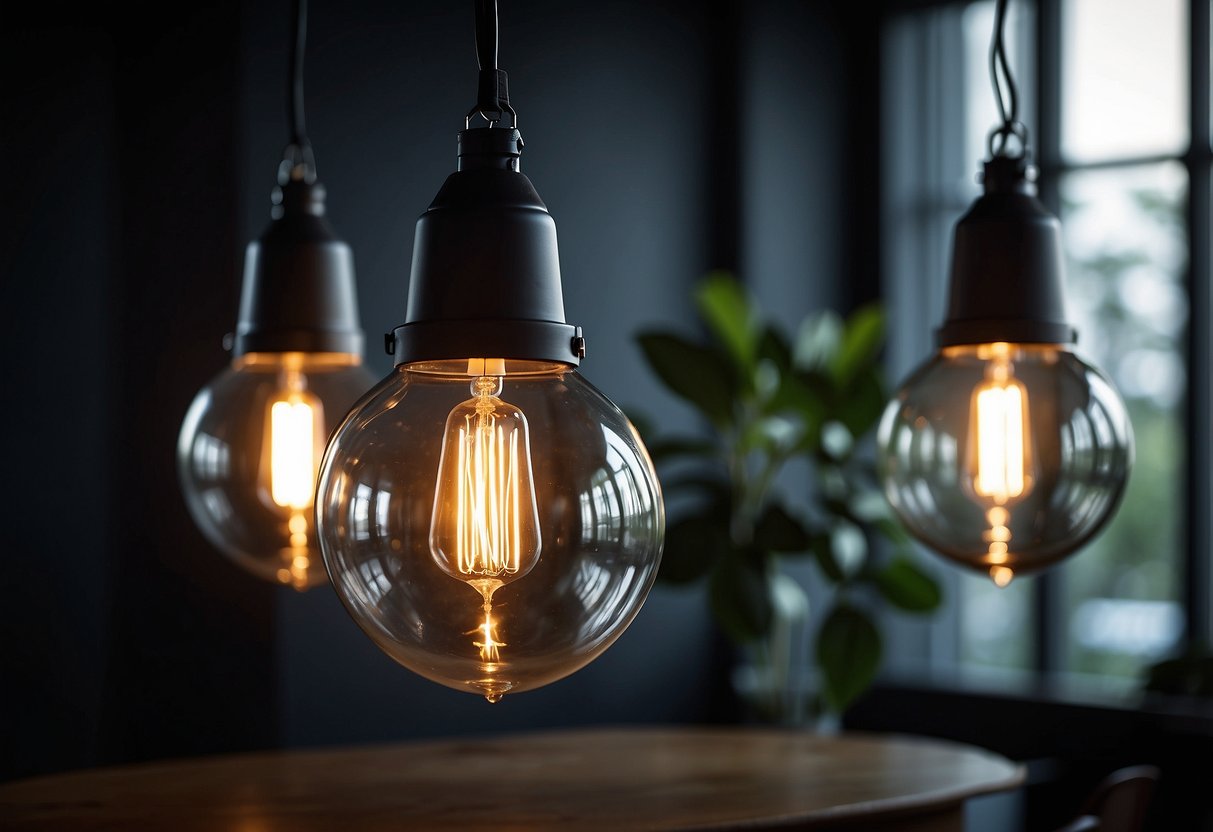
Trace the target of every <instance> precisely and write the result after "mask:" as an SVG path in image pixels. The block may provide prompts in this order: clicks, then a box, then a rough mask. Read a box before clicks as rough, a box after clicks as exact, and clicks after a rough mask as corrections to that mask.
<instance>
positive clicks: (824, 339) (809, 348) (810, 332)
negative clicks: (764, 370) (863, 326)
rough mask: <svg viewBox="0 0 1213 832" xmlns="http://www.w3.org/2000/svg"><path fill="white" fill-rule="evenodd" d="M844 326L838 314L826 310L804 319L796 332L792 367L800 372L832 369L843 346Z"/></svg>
mask: <svg viewBox="0 0 1213 832" xmlns="http://www.w3.org/2000/svg"><path fill="white" fill-rule="evenodd" d="M842 336H843V325H842V319H841V318H839V317H838V313H837V312H835V311H833V310H832V309H826V310H823V311H821V312H818V313H816V314H814V315H810V316H809V317H807V318H805V319H804V322H803V323H801V325H800V329H799V330H798V331H797V332H796V346H795V347H794V348H793V350H792V366H794V367H795V368H796V369H798V370H816V369H822V368H827V367H831V366H832V365H833V363H834V361H835V360H836V356H837V355H838V350H839V347H840V346H841V344H842Z"/></svg>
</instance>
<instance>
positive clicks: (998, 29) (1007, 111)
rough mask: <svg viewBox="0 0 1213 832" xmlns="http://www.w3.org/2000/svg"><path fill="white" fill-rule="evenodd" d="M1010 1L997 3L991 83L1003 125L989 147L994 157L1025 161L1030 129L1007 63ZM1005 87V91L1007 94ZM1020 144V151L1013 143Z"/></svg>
mask: <svg viewBox="0 0 1213 832" xmlns="http://www.w3.org/2000/svg"><path fill="white" fill-rule="evenodd" d="M1007 4H1008V0H997V4H996V6H995V9H994V33H993V35H992V37H991V38H990V83H991V84H992V85H993V87H994V103H995V104H996V105H997V106H998V117H999V118H1000V119H1002V124H1000V125H999V126H998V127H995V128H994V129H993V130H992V131H990V135H989V138H988V140H987V145H988V149H989V153H990V156H991V157H995V156H1007V157H1013V158H1023V157H1026V156H1027V153H1028V128H1027V127H1026V126H1024V124H1023V122H1021V121H1020V120H1019V89H1018V88H1017V87H1016V86H1015V77H1014V76H1013V75H1012V74H1011V65H1010V63H1008V61H1007V48H1006V42H1005V39H1004V37H1003V30H1004V29H1006V22H1007ZM1004 86H1005V90H1004ZM1012 138H1014V139H1017V140H1018V148H1016V147H1014V146H1013V145H1012V143H1011V139H1012Z"/></svg>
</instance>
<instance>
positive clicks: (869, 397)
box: [834, 366, 887, 438]
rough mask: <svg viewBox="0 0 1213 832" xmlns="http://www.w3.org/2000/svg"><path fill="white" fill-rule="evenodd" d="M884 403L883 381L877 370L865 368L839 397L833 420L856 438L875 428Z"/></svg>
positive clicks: (885, 399)
mask: <svg viewBox="0 0 1213 832" xmlns="http://www.w3.org/2000/svg"><path fill="white" fill-rule="evenodd" d="M886 403H887V396H886V394H885V389H884V381H883V380H882V378H881V375H880V371H879V369H878V368H877V367H875V366H872V367H867V368H865V369H864V370H862V371H860V373H859V374H858V375H857V376H856V377H855V378H853V379H852V380H851V383H850V384H849V385H848V387H847V389H846V390H845V391H844V392H843V393H842V395H841V396H840V397H839V399H838V401H837V402H836V405H837V406H836V407H835V408H834V411H835V412H834V418H835V419H837V420H838V421H839V422H841V423H842V424H844V425H846V427H847V430H849V431H851V435H852V436H855V437H857V438H858V437H861V436H863V435H864V434H866V433H867V432H868V431H870V430H871V429H872V428H874V427H876V424H877V423H878V422H879V421H880V416H881V414H882V413H884V408H885V405H886Z"/></svg>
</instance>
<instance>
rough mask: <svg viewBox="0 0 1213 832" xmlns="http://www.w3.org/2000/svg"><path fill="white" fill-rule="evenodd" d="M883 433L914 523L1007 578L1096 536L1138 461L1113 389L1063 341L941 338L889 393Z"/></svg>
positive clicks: (890, 483)
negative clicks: (941, 344) (950, 342)
mask: <svg viewBox="0 0 1213 832" xmlns="http://www.w3.org/2000/svg"><path fill="white" fill-rule="evenodd" d="M878 443H879V450H880V462H879V464H880V469H881V477H882V480H883V483H884V490H885V494H886V496H887V497H888V499H889V502H890V503H891V504H892V506H893V508H894V509H895V510H896V512H897V514H898V516H899V517H900V518H901V520H902V522H903V523H904V525H905V526H906V528H907V529H909V531H910V532H911V533H912V534H913V535H914V536H915V537H917V538H918V539H919V540H920V541H922V542H923V543H925V544H926V545H927V546H929V547H930V548H932V549H934V550H935V551H937V552H939V553H940V554H942V555H944V556H945V557H947V558H949V559H951V560H953V561H956V562H957V563H960V564H962V565H965V566H968V567H970V568H973V569H977V570H980V571H982V572H985V573H987V574H988V575H989V576H990V577H991V578H992V579H993V580H994V582H995V583H997V584H998V585H999V586H1006V585H1007V584H1008V583H1009V582H1010V581H1011V578H1012V577H1014V576H1015V575H1019V574H1022V573H1026V572H1033V571H1036V570H1039V569H1042V568H1044V567H1047V566H1049V565H1051V564H1053V563H1055V562H1057V561H1058V560H1060V559H1061V558H1063V557H1065V556H1066V555H1068V554H1070V553H1071V552H1073V551H1074V550H1076V549H1078V548H1079V547H1080V546H1082V545H1083V544H1084V543H1086V542H1087V541H1088V540H1090V539H1091V537H1092V536H1093V535H1095V533H1096V532H1098V531H1099V530H1100V528H1102V527H1103V525H1104V523H1106V522H1107V520H1108V519H1109V518H1110V517H1111V516H1112V515H1113V513H1114V511H1115V509H1116V506H1117V504H1118V503H1119V501H1120V498H1121V495H1122V493H1123V491H1124V487H1125V482H1126V480H1127V478H1128V472H1129V468H1130V467H1131V465H1132V461H1133V434H1132V427H1131V425H1130V423H1129V418H1128V415H1127V413H1126V412H1125V407H1124V404H1123V402H1122V401H1121V399H1120V396H1119V395H1118V394H1117V392H1116V390H1115V389H1114V388H1113V387H1112V385H1111V383H1110V382H1109V381H1108V380H1107V379H1106V378H1105V377H1104V376H1103V375H1102V374H1101V373H1100V372H1099V371H1098V370H1096V369H1095V368H1094V367H1091V366H1090V365H1088V364H1085V363H1083V362H1082V361H1081V360H1079V359H1078V358H1077V357H1076V356H1075V355H1074V354H1073V353H1072V352H1071V351H1070V350H1069V349H1068V348H1067V347H1065V346H1062V345H1054V344H1009V343H992V344H977V345H964V346H950V347H945V348H943V349H942V350H940V352H939V353H938V354H937V355H936V356H935V357H933V358H932V359H931V360H929V361H928V362H927V363H926V364H924V365H923V366H922V367H920V368H919V369H918V370H917V371H916V372H914V373H913V374H912V375H911V376H910V378H909V379H908V380H907V381H906V383H905V385H904V386H903V387H902V388H901V389H900V390H898V391H897V393H896V395H895V396H894V397H893V399H892V400H891V401H890V402H889V404H888V406H887V407H886V409H885V412H884V416H883V418H882V419H881V423H880V430H879V437H878Z"/></svg>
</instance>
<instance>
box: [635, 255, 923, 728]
mask: <svg viewBox="0 0 1213 832" xmlns="http://www.w3.org/2000/svg"><path fill="white" fill-rule="evenodd" d="M695 305H696V309H697V311H698V314H699V316H700V317H701V318H702V320H703V323H704V324H705V329H706V332H707V337H702V338H692V337H687V336H684V335H679V334H677V333H673V332H664V331H661V332H653V331H650V332H643V333H641V334H640V335H639V336H638V341H639V344H640V347H641V349H642V351H643V353H644V356H645V358H646V360H647V361H648V364H649V366H650V367H651V368H652V370H653V372H654V373H655V374H656V375H657V377H658V378H659V379H660V380H661V381H662V382H663V383H664V384H665V386H667V387H668V388H669V389H670V390H671V391H672V392H674V393H675V394H677V395H678V396H680V397H681V398H683V399H684V400H686V401H687V402H688V403H690V404H691V405H692V406H693V407H694V408H695V409H696V410H697V411H698V412H699V413H700V414H701V415H702V416H703V417H704V419H705V420H706V422H707V424H708V425H710V428H711V429H710V430H708V431H706V432H704V433H702V434H695V435H662V434H654V432H653V431H652V430H651V429H650V428H649V427H647V422H646V420H645V419H644V418H643V416H641V415H639V414H634V416H637V417H638V418H634V421H635V422H636V424H637V425H638V429H639V430H640V431H641V433H642V434H643V435H644V438H645V441H646V443H647V444H648V447H649V450H650V452H651V453H652V455H653V458H654V460H655V462H656V463H657V465H658V467H659V471H661V474H662V484H663V488H664V490H665V491H666V494H667V499H669V500H670V501H671V503H672V504H673V505H674V506H676V510H675V511H674V512H672V518H671V522H670V525H669V527H668V529H667V532H666V543H665V554H664V557H663V561H662V565H661V572H660V575H659V580H662V581H664V582H667V583H672V584H689V583H692V582H697V581H706V583H707V589H708V592H707V595H708V599H709V603H710V606H711V610H712V613H713V616H714V619H715V621H716V622H717V623H718V624H719V626H720V628H721V629H722V630H723V631H724V632H725V633H726V634H727V635H728V636H729V637H730V638H731V639H732V640H733V641H734V642H735V643H737V644H738V645H740V646H742V647H743V648H744V650H745V653H746V654H747V655H748V656H749V669H750V670H752V671H754V673H752V674H751V676H752V678H753V679H756V680H757V682H756V683H755V684H751V685H749V688H750V690H749V691H748V698H749V699H750V703H751V705H753V706H754V709H755V711H756V712H757V713H758V714H759V716H760V717H762V718H765V719H769V720H772V721H781V722H791V723H798V722H804V721H805V720H806V718H807V716H808V715H809V714H817V715H820V714H833V715H838V714H841V712H842V711H843V710H844V709H845V708H846V707H847V706H848V705H849V704H850V703H851V702H852V701H853V700H854V699H855V698H856V697H857V696H858V695H859V694H861V693H862V692H863V691H864V690H865V689H866V688H867V687H868V686H869V685H870V684H871V682H872V680H873V678H874V677H875V675H876V672H877V670H878V669H879V666H880V662H881V656H882V642H883V640H882V637H881V633H880V628H879V626H878V623H877V619H876V617H875V614H874V613H875V612H876V611H877V609H878V608H879V607H880V606H881V605H886V606H889V607H892V608H893V609H895V610H898V611H903V612H907V613H918V614H921V613H927V612H930V611H932V610H934V609H935V608H936V607H938V606H939V603H940V589H939V585H938V584H937V583H936V581H935V580H934V579H933V578H932V577H931V576H930V575H929V574H927V573H926V572H924V571H923V570H921V569H920V568H919V566H918V565H917V562H916V561H915V560H914V559H913V557H912V556H911V552H910V551H909V549H910V546H909V540H908V538H907V536H906V535H905V533H904V532H903V531H902V530H901V529H900V527H899V526H898V525H897V524H896V523H895V522H894V521H893V519H892V516H891V514H890V512H889V508H888V506H887V504H886V503H885V500H884V498H883V496H882V495H881V494H880V492H879V490H878V488H877V485H876V476H875V464H874V461H873V459H872V454H871V448H870V444H871V443H870V442H869V441H868V440H869V439H870V435H871V434H872V432H873V431H874V429H875V427H876V424H877V422H878V420H879V418H880V414H881V412H882V410H883V407H884V403H885V401H886V393H885V387H884V383H883V380H882V374H881V370H880V365H879V363H878V353H879V351H880V348H881V345H882V342H883V338H884V316H883V314H882V312H881V310H880V309H879V308H878V307H875V306H868V307H864V308H862V309H859V310H857V311H856V312H854V313H853V314H852V315H851V316H850V317H849V318H847V319H846V320H845V321H844V320H842V319H841V318H840V317H839V316H838V315H836V314H835V313H833V312H821V313H818V314H815V315H812V316H810V317H809V318H807V319H806V320H805V321H804V322H803V323H802V325H801V326H800V328H799V330H798V332H797V333H796V334H795V336H794V337H789V336H788V335H787V334H786V333H785V332H783V331H782V330H781V329H780V327H778V326H777V325H775V324H774V323H772V322H770V321H767V320H764V318H763V316H762V315H761V313H760V310H759V309H758V307H757V306H756V304H755V303H754V302H753V301H752V300H751V299H750V297H749V296H748V294H747V293H746V291H745V289H744V288H743V287H742V285H741V284H740V283H738V282H737V281H736V280H735V279H733V278H732V277H730V276H728V275H725V274H713V275H710V276H709V277H708V278H707V279H706V280H705V281H704V282H703V283H702V284H701V285H700V286H699V287H698V289H697V290H696V292H695ZM798 459H805V460H808V462H809V464H810V470H811V471H812V482H811V484H810V483H809V482H805V483H804V485H803V487H796V488H788V487H783V488H780V487H778V485H779V483H778V482H777V481H778V480H779V477H780V474H781V473H782V472H784V470H785V468H786V467H787V465H788V464H789V463H791V462H793V461H794V460H798ZM878 541H883V543H879V544H878ZM796 558H803V559H810V560H811V561H812V563H814V564H815V565H816V568H815V569H811V574H812V576H813V579H814V580H816V579H820V580H821V581H823V582H824V583H825V584H826V585H827V586H828V587H829V588H830V590H831V591H830V593H829V603H828V609H826V610H823V611H821V612H820V614H818V615H816V616H813V617H812V619H813V620H815V621H817V622H818V624H817V627H816V631H815V633H813V634H812V635H811V636H810V637H808V638H797V636H796V634H797V632H799V631H802V630H804V628H806V627H807V626H808V622H809V620H810V616H809V614H808V612H809V611H808V603H807V596H806V594H805V592H804V590H803V588H802V587H801V586H800V584H799V583H798V582H796V581H794V580H792V579H791V578H789V577H788V576H787V575H786V574H785V570H784V568H783V567H784V566H785V564H786V563H787V562H788V561H789V560H790V559H796ZM806 634H807V631H806ZM799 641H806V642H808V643H806V644H798V642H799ZM805 667H807V668H811V669H815V670H811V671H810V673H808V674H807V675H808V676H809V677H811V678H815V679H816V683H815V684H813V685H811V689H810V690H807V691H806V690H805V685H804V683H803V679H801V678H798V676H801V675H804V674H801V673H798V670H797V668H805Z"/></svg>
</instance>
